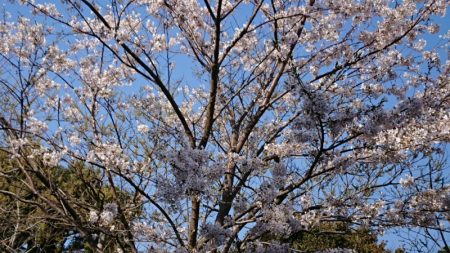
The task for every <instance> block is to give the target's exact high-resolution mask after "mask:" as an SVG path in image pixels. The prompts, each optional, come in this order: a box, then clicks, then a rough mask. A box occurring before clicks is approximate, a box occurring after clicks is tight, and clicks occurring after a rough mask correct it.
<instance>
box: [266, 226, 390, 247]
mask: <svg viewBox="0 0 450 253" xmlns="http://www.w3.org/2000/svg"><path fill="white" fill-rule="evenodd" d="M264 239H266V240H267V239H273V237H271V236H270V235H269V236H266V237H265V238H264ZM278 240H280V241H281V242H283V243H289V244H290V247H291V248H292V249H295V250H298V251H301V252H317V251H323V250H326V249H332V248H347V249H353V250H355V251H356V252H359V253H388V252H390V251H388V250H387V249H385V244H384V242H381V243H378V242H377V234H376V233H374V232H372V231H370V230H368V229H364V228H357V229H355V228H353V227H352V226H350V225H349V224H348V223H344V222H323V223H321V224H320V226H318V227H315V228H314V229H312V230H310V231H300V232H298V233H296V234H294V235H293V236H291V237H289V238H287V239H281V238H278Z"/></svg>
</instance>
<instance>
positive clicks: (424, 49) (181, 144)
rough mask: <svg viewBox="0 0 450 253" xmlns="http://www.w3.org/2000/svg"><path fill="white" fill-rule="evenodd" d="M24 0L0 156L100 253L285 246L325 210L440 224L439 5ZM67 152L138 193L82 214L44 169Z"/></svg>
mask: <svg viewBox="0 0 450 253" xmlns="http://www.w3.org/2000/svg"><path fill="white" fill-rule="evenodd" d="M20 3H21V4H23V6H24V7H21V10H30V11H31V13H32V15H28V16H27V15H19V16H18V17H16V16H17V15H16V14H17V13H14V11H13V9H12V7H11V9H9V6H10V5H7V7H6V10H7V11H9V12H10V13H12V16H9V14H4V15H5V18H4V19H3V20H2V21H1V23H0V38H1V42H0V64H1V65H2V70H1V72H0V89H1V94H2V95H1V102H0V108H1V110H0V126H1V128H0V134H1V136H2V138H0V142H1V149H2V150H4V151H5V152H7V153H8V154H9V157H10V159H11V160H12V161H14V163H15V166H16V168H17V173H20V174H21V175H23V176H24V178H25V179H24V181H23V184H24V187H28V188H30V189H33V184H43V185H44V186H45V187H47V188H49V189H51V190H52V192H53V195H52V196H41V198H42V199H43V200H44V203H45V205H44V206H42V208H44V209H51V210H52V212H50V213H57V215H58V217H59V219H60V220H61V222H64V224H67V226H68V227H70V228H72V229H73V230H74V231H76V233H79V234H81V235H82V236H84V237H86V238H88V237H89V236H91V237H92V235H95V238H96V239H94V240H89V243H90V246H91V247H93V248H95V249H96V250H97V251H102V249H103V245H102V243H101V240H102V236H101V235H111V236H115V238H117V241H118V242H120V243H119V244H118V245H117V250H122V251H125V252H137V251H138V250H141V249H144V248H145V249H147V248H148V249H152V250H160V251H161V252H166V251H179V252H219V251H220V252H237V251H238V252H240V251H248V252H254V251H261V252H266V251H267V252H270V251H272V252H284V251H286V252H287V251H288V250H289V244H283V243H282V242H283V241H285V239H287V238H290V237H291V236H292V235H294V234H296V233H302V232H305V231H308V230H310V229H312V228H314V227H315V226H317V225H318V224H319V223H321V222H323V221H340V222H342V221H345V222H349V223H351V224H354V225H358V226H368V227H370V228H374V229H383V228H395V227H404V226H407V225H408V226H414V227H419V228H427V229H434V230H436V231H439V233H441V234H442V235H445V234H446V233H448V232H450V227H449V226H448V220H449V218H450V217H449V216H448V214H449V211H450V187H449V185H448V178H447V177H445V176H444V174H443V170H444V167H443V166H445V163H439V160H437V159H438V156H439V154H440V153H441V152H442V151H443V150H444V149H443V148H442V147H443V146H442V145H445V144H446V143H448V142H449V141H450V127H449V126H450V115H449V113H450V110H449V109H450V85H449V84H450V80H449V71H450V68H449V67H450V66H449V60H448V59H447V58H446V57H447V56H446V55H445V53H443V52H445V50H447V48H448V39H449V37H450V34H448V32H447V31H440V27H439V25H438V23H437V22H435V20H436V19H437V16H443V15H445V13H446V7H447V2H446V1H441V0H426V1H411V0H404V1H385V0H376V1H373V0H370V1H369V0H368V1H359V0H358V1H356V0H343V1H328V0H308V1H303V0H299V1H296V0H295V1H294V0H271V1H263V0H237V1H234V0H215V1H213V0H203V1H193V0H183V1H179V0H121V1H119V0H112V1H91V0H64V1H61V2H58V3H45V1H32V0H30V1H25V0H23V1H20ZM79 163H82V164H84V166H86V167H88V168H89V169H91V170H95V171H98V172H99V175H101V178H100V180H99V182H98V183H100V184H101V185H102V186H105V187H110V188H111V189H113V190H114V191H115V190H116V189H117V190H123V191H127V192H131V193H132V195H134V196H135V197H134V198H130V199H127V200H126V201H125V202H123V201H119V199H117V201H114V202H111V203H104V204H101V205H97V206H93V205H87V204H86V203H80V201H78V200H77V199H76V198H74V197H73V196H70V194H67V193H65V192H64V191H63V190H62V189H60V188H59V186H58V185H57V184H55V183H53V179H52V178H51V177H49V176H48V174H47V173H46V168H47V167H57V166H62V167H65V168H71V167H73V166H75V165H76V164H79ZM8 173H9V172H6V171H5V172H3V171H2V174H1V175H7V174H8ZM30 175H37V177H31V176H30ZM80 177H81V178H82V177H83V176H82V175H80ZM27 178H28V179H27ZM27 180H28V181H27ZM35 181H37V182H35ZM86 184H87V185H90V186H92V187H93V188H95V186H93V185H91V184H94V183H91V182H86ZM35 194H37V195H38V196H39V192H37V191H36V192H35ZM136 208H142V210H143V211H142V212H141V213H140V214H139V215H138V217H136V216H130V215H129V214H130V210H133V209H136ZM85 211H87V212H85ZM119 227H120V229H118V228H119ZM89 238H90V237H89ZM267 238H269V239H267ZM444 238H445V236H442V238H440V239H438V240H443V241H441V242H439V243H441V244H442V245H443V244H445V243H446V242H445V239H444ZM442 245H441V246H442ZM327 252H328V251H327ZM329 252H335V251H333V249H330V251H329Z"/></svg>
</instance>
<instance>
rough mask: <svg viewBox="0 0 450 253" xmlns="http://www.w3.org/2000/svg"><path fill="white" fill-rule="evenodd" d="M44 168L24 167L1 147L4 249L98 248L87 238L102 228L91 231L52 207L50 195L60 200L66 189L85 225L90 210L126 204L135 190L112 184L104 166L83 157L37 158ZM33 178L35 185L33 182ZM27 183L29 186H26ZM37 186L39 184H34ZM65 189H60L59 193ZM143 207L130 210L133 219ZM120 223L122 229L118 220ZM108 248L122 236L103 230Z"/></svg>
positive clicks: (0, 232) (0, 237)
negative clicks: (48, 161)
mask: <svg viewBox="0 0 450 253" xmlns="http://www.w3.org/2000/svg"><path fill="white" fill-rule="evenodd" d="M34 166H38V167H39V171H29V172H30V173H29V174H28V173H23V172H24V171H23V170H24V169H26V170H29V168H21V165H19V163H18V162H17V161H15V160H11V159H9V157H8V155H7V154H6V153H5V152H3V151H1V150H0V252H4V251H6V250H8V251H11V252H21V251H26V252H30V253H33V252H44V253H45V252H49V253H50V252H55V253H57V252H73V251H76V250H81V249H84V252H94V250H92V249H90V246H89V245H88V243H87V240H98V238H97V237H98V236H97V235H98V228H96V227H92V229H91V230H90V231H89V233H90V234H84V235H83V236H82V235H81V233H80V231H77V229H76V228H75V227H73V226H71V225H68V223H69V222H68V221H67V217H65V216H64V215H61V214H60V213H58V212H56V211H55V209H54V208H51V207H50V208H49V207H48V204H47V202H46V201H52V202H54V203H59V201H60V197H61V195H63V196H64V198H65V199H66V200H67V201H68V202H69V203H71V205H72V206H73V207H74V208H76V210H77V213H78V215H79V216H80V217H81V218H82V222H83V223H84V224H85V227H89V226H90V225H89V223H88V221H87V219H88V216H89V211H90V210H92V209H95V210H101V207H102V205H104V204H105V203H110V202H119V203H121V204H122V205H124V206H125V205H126V203H127V201H129V200H130V199H131V197H132V196H131V195H130V194H129V193H128V192H126V191H124V190H121V189H115V191H116V194H117V196H116V197H117V199H115V197H114V194H113V189H112V187H110V186H109V185H108V184H106V183H105V182H104V180H103V175H101V173H100V172H98V171H95V170H93V169H92V168H89V167H88V166H86V165H84V164H81V163H78V164H73V165H71V166H67V167H65V168H63V167H53V168H49V167H45V166H43V165H42V163H39V162H38V161H36V164H35V165H34ZM40 175H41V176H44V177H45V178H47V179H48V180H49V181H50V182H52V185H51V186H49V185H45V184H44V183H43V182H42V181H41V180H39V176H40ZM31 184H32V185H31ZM25 185H28V186H29V187H25ZM33 188H34V190H32V189H33ZM58 194H60V195H58ZM141 211H142V210H141V209H133V210H132V211H130V212H127V215H128V216H130V217H127V219H128V218H129V220H133V217H137V216H138V215H139V214H140V213H141ZM117 228H118V229H123V227H121V225H120V224H117ZM102 239H103V241H104V245H105V246H104V247H105V248H104V252H112V251H113V250H114V249H115V248H117V247H116V245H117V243H118V240H119V239H118V238H114V237H108V236H107V235H104V236H103V238H102Z"/></svg>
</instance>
